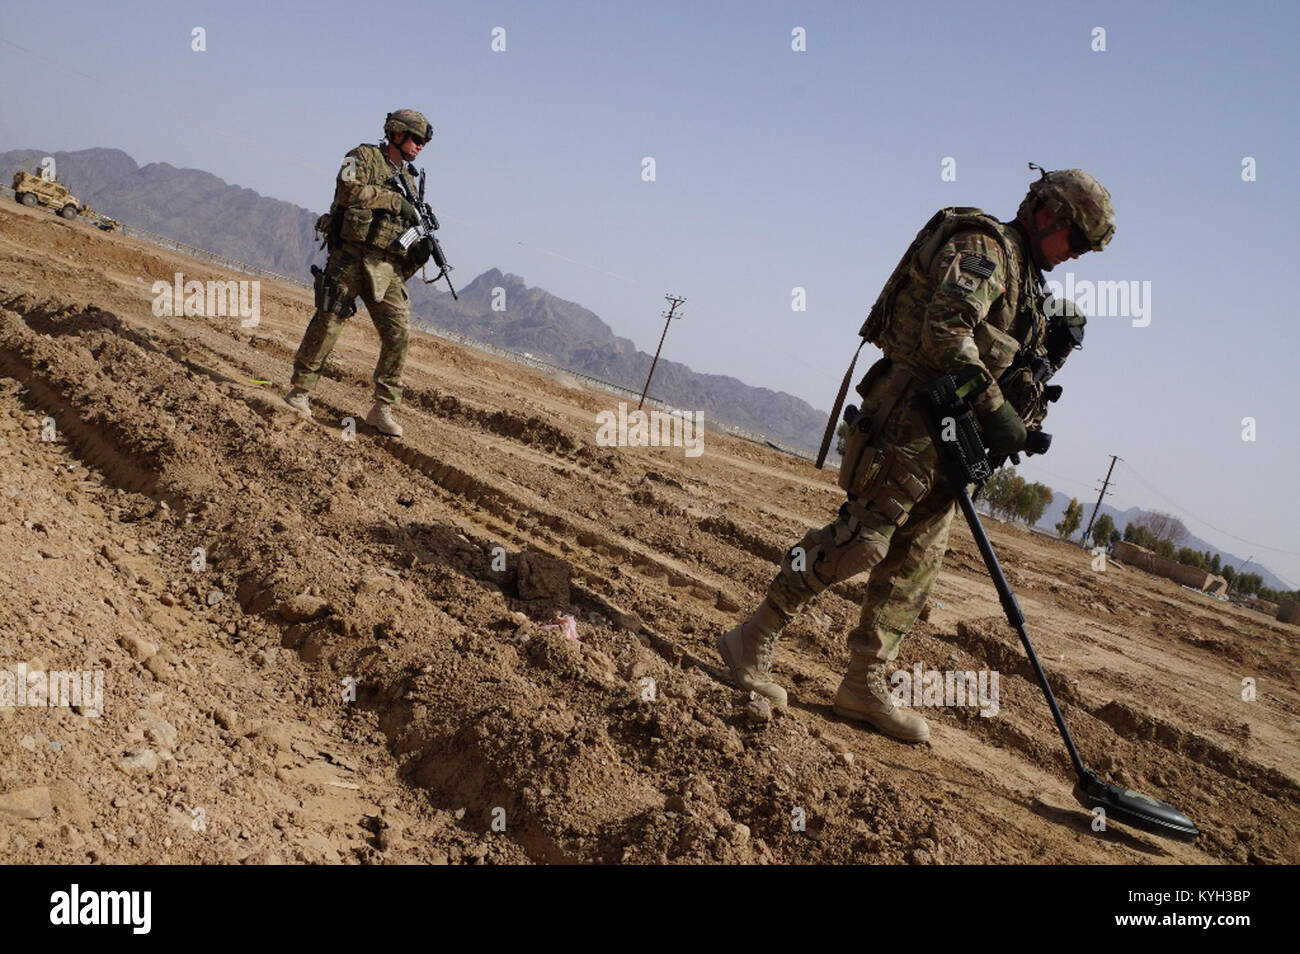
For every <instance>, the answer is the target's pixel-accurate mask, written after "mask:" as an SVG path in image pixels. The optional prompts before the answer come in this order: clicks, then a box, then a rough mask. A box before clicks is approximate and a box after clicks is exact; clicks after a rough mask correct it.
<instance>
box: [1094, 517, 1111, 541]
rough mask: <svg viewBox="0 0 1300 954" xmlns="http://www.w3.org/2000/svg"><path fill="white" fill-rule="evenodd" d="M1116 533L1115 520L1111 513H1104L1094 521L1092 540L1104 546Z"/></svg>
mask: <svg viewBox="0 0 1300 954" xmlns="http://www.w3.org/2000/svg"><path fill="white" fill-rule="evenodd" d="M1114 533H1115V521H1114V520H1112V519H1111V516H1110V514H1108V513H1103V514H1102V515H1101V516H1100V517H1098V518H1097V519H1096V520H1094V521H1093V522H1092V540H1093V542H1094V543H1098V544H1101V545H1103V546H1104V545H1105V544H1107V543H1109V542H1110V538H1111V536H1112V535H1113V534H1114Z"/></svg>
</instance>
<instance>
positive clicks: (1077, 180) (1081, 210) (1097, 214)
mask: <svg viewBox="0 0 1300 954" xmlns="http://www.w3.org/2000/svg"><path fill="white" fill-rule="evenodd" d="M1029 168H1030V169H1037V170H1038V172H1039V178H1038V179H1037V181H1035V182H1033V183H1031V184H1030V186H1029V193H1028V194H1027V195H1026V196H1025V200H1024V201H1023V202H1021V203H1020V211H1019V215H1020V217H1021V218H1028V217H1029V215H1030V213H1031V212H1032V211H1033V206H1034V203H1035V201H1036V200H1041V201H1042V202H1043V203H1044V204H1046V206H1047V207H1048V208H1049V209H1050V210H1051V211H1052V212H1054V213H1056V214H1057V215H1059V216H1061V217H1062V218H1064V219H1066V220H1067V221H1069V222H1070V224H1071V225H1074V226H1076V227H1077V228H1078V229H1079V231H1080V232H1082V233H1083V234H1084V236H1085V237H1086V238H1087V240H1088V244H1089V245H1090V246H1091V249H1092V251H1094V252H1100V251H1101V250H1102V249H1103V248H1105V247H1106V244H1107V243H1108V242H1109V241H1110V240H1111V236H1113V235H1114V234H1115V207H1114V206H1113V205H1111V201H1110V193H1109V192H1107V191H1106V187H1105V186H1103V185H1102V184H1101V183H1100V182H1098V181H1097V180H1096V179H1094V178H1093V177H1092V176H1090V175H1089V174H1088V173H1086V172H1084V171H1083V170H1082V169H1058V170H1056V171H1055V172H1047V171H1046V170H1045V169H1043V168H1042V167H1041V166H1038V165H1035V164H1034V163H1032V162H1031V163H1030V164H1029Z"/></svg>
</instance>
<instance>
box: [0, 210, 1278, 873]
mask: <svg viewBox="0 0 1300 954" xmlns="http://www.w3.org/2000/svg"><path fill="white" fill-rule="evenodd" d="M176 271H182V272H184V273H186V277H187V278H188V277H195V278H199V279H200V280H202V279H203V278H206V277H209V275H212V276H215V275H216V273H215V271H214V270H212V269H211V268H210V267H207V266H203V265H201V264H199V263H194V262H190V261H188V260H186V259H184V258H182V257H180V256H178V255H175V254H172V253H170V252H164V251H161V250H158V249H152V248H150V247H149V246H147V245H144V244H143V243H140V242H138V241H136V240H133V239H128V238H124V237H122V236H116V235H99V234H95V233H90V232H88V231H86V230H85V229H84V227H80V226H77V225H75V224H66V223H61V222H49V221H42V220H38V219H36V218H35V217H33V216H31V215H30V214H29V213H27V212H26V211H25V210H23V209H20V208H15V209H13V210H9V209H4V210H0V429H2V430H3V435H4V439H3V441H0V474H3V487H4V492H3V496H0V525H3V533H0V541H2V542H0V582H2V583H4V585H5V586H6V589H7V590H8V591H9V592H11V593H12V594H14V596H13V598H11V599H9V600H7V601H4V603H3V604H0V647H3V656H4V659H3V660H0V662H3V664H4V665H5V666H15V665H17V664H19V663H23V664H25V665H26V669H27V670H28V671H42V672H43V671H47V670H55V669H58V670H69V671H73V670H75V671H82V670H84V671H91V672H94V671H98V672H100V673H101V674H102V675H103V677H104V691H103V712H102V715H99V716H93V717H92V716H89V715H85V714H82V712H81V711H80V710H74V709H73V708H72V707H67V708H50V709H42V708H35V707H0V731H4V732H5V733H6V735H7V736H9V737H11V738H14V739H15V740H17V743H18V744H17V746H16V747H11V749H10V750H9V751H6V752H4V753H3V754H2V755H0V854H2V855H3V857H4V858H6V859H7V860H9V859H12V860H15V861H26V862H31V861H85V860H90V861H113V862H117V861H123V862H140V861H148V862H152V863H176V862H191V861H200V862H230V861H241V860H243V861H254V862H256V861H277V860H278V861H329V862H338V861H348V862H401V861H424V862H474V863H478V862H516V861H528V860H532V861H539V862H553V861H578V862H663V861H681V862H714V861H722V862H745V863H748V862H756V863H763V862H773V861H775V862H860V861H879V862H887V863H894V862H898V863H901V862H911V863H953V862H1022V861H1045V862H1073V863H1097V862H1106V861H1114V862H1125V863H1131V862H1135V861H1150V860H1159V861H1163V862H1193V863H1195V862H1207V861H1212V860H1213V861H1261V862H1278V861H1286V862H1292V863H1293V862H1295V861H1296V860H1297V857H1300V856H1298V855H1297V849H1296V847H1295V839H1294V838H1292V837H1291V834H1292V833H1293V832H1294V831H1295V828H1296V819H1297V811H1296V784H1297V782H1296V780H1297V777H1300V776H1298V768H1300V766H1298V764H1297V754H1296V749H1295V745H1294V724H1295V723H1294V719H1295V715H1296V713H1297V711H1298V710H1300V700H1298V699H1297V695H1296V689H1295V686H1294V684H1293V682H1292V681H1282V680H1280V679H1279V678H1276V677H1275V676H1274V675H1273V674H1274V673H1288V672H1293V671H1294V665H1295V645H1294V641H1293V637H1292V636H1291V635H1289V633H1290V631H1289V630H1288V629H1287V628H1286V627H1284V626H1282V625H1281V624H1276V623H1269V622H1262V623H1261V622H1260V621H1259V620H1258V618H1256V617H1250V618H1249V619H1248V620H1247V619H1246V617H1245V616H1243V615H1242V614H1241V612H1240V611H1237V610H1235V609H1234V608H1232V607H1219V606H1218V605H1215V606H1213V607H1210V606H1206V605H1204V601H1197V598H1196V597H1194V596H1193V595H1191V594H1186V593H1185V592H1184V591H1181V590H1180V589H1179V588H1177V587H1174V586H1172V584H1169V583H1168V581H1159V580H1156V579H1155V578H1147V577H1145V575H1142V574H1139V573H1137V572H1127V573H1124V574H1122V575H1121V574H1106V575H1102V574H1094V573H1092V572H1091V571H1090V569H1089V562H1088V560H1089V558H1088V555H1087V554H1086V553H1084V552H1083V551H1079V550H1077V549H1076V548H1073V547H1069V546H1067V545H1064V544H1060V543H1056V542H1054V541H1051V540H1048V539H1044V538H1040V537H1037V536H1034V535H1026V534H1021V533H1015V532H1003V531H1002V530H1001V529H1000V528H998V527H997V526H993V527H992V528H991V532H992V533H993V539H994V544H995V546H996V547H998V548H999V551H1000V552H1003V553H1004V554H1005V558H1006V564H1007V567H1008V574H1009V576H1010V577H1011V578H1012V582H1013V584H1014V585H1015V586H1016V588H1017V591H1018V593H1019V594H1020V597H1021V600H1022V603H1023V605H1024V606H1025V609H1026V613H1027V614H1028V615H1029V617H1030V620H1031V631H1032V632H1033V633H1034V636H1035V640H1036V642H1038V645H1039V649H1040V654H1041V656H1042V658H1043V662H1044V665H1045V666H1046V667H1047V668H1048V670H1049V673H1050V675H1051V678H1052V682H1053V686H1054V687H1055V688H1056V689H1057V690H1058V693H1059V696H1060V698H1061V700H1062V703H1063V705H1064V706H1065V708H1066V715H1067V718H1068V719H1069V720H1070V723H1071V726H1072V728H1073V729H1074V731H1075V732H1076V735H1077V737H1078V741H1079V745H1080V748H1081V749H1082V750H1083V751H1084V753H1085V758H1090V759H1091V760H1092V761H1093V762H1094V763H1096V767H1098V768H1100V769H1102V770H1104V771H1107V772H1111V773H1113V774H1114V775H1115V777H1116V778H1117V779H1118V780H1120V781H1125V782H1126V783H1130V784H1133V785H1135V786H1136V787H1144V786H1145V787H1146V788H1147V790H1150V791H1152V793H1153V794H1156V795H1158V796H1160V797H1164V798H1167V799H1168V800H1170V801H1172V802H1174V803H1176V804H1178V805H1179V806H1180V807H1182V808H1184V809H1185V810H1186V811H1187V812H1188V813H1189V814H1190V815H1191V816H1192V817H1193V818H1194V819H1195V820H1197V822H1198V823H1200V824H1201V825H1202V827H1203V828H1204V829H1205V832H1206V834H1205V836H1204V837H1203V838H1202V840H1201V841H1200V842H1199V843H1198V844H1197V845H1195V846H1188V845H1179V844H1173V843H1166V842H1161V841H1159V840H1157V839H1155V838H1153V837H1150V836H1146V835H1143V834H1141V833H1133V832H1117V831H1112V832H1108V833H1105V834H1104V835H1102V836H1099V835H1097V834H1095V833H1093V832H1092V831H1091V829H1090V827H1089V825H1088V822H1089V817H1088V816H1087V815H1086V814H1085V813H1082V812H1081V811H1079V810H1078V809H1077V807H1076V806H1074V802H1073V800H1072V798H1071V796H1070V790H1071V787H1072V784H1073V779H1072V777H1071V774H1070V768H1069V764H1068V761H1067V760H1066V758H1065V754H1064V752H1063V750H1062V747H1061V745H1060V741H1059V739H1058V738H1057V736H1056V734H1055V729H1054V726H1053V725H1052V723H1051V719H1050V717H1049V715H1048V713H1047V710H1046V708H1045V706H1044V704H1043V702H1042V698H1041V693H1040V691H1039V689H1038V687H1037V685H1036V683H1034V682H1033V680H1032V678H1031V673H1030V671H1029V668H1028V665H1027V662H1026V660H1025V658H1024V655H1023V651H1022V650H1021V648H1020V646H1019V642H1018V640H1017V638H1016V637H1015V634H1014V633H1013V632H1012V631H1011V630H1010V629H1009V628H1008V627H1007V626H1006V625H1005V623H1004V622H1003V621H1002V620H1001V618H1000V617H999V616H998V613H999V608H998V605H997V602H996V596H995V595H994V593H993V591H992V587H991V585H990V584H989V583H988V581H987V579H986V578H985V577H984V576H983V573H982V565H981V564H980V563H979V560H978V554H977V551H976V550H975V547H974V544H973V542H972V541H971V540H970V538H969V536H968V535H967V534H966V533H965V532H964V531H961V530H956V531H954V534H953V538H954V539H953V552H952V553H951V554H950V557H949V561H948V569H947V570H946V572H945V573H944V574H943V576H942V577H941V578H940V581H939V584H938V585H937V587H936V591H935V603H934V605H933V606H932V607H931V608H930V613H929V617H928V620H927V622H924V623H922V624H920V625H919V626H918V628H917V630H916V632H915V633H914V634H913V635H912V636H911V637H909V639H908V640H907V641H906V642H905V643H904V644H903V651H902V654H901V655H900V657H899V659H898V661H897V664H898V668H899V669H900V670H901V671H909V672H910V671H912V670H913V667H916V666H920V667H921V668H922V669H935V670H963V671H971V672H978V671H984V672H988V671H993V672H996V673H997V674H998V675H999V676H1000V687H999V688H1000V692H999V697H998V700H997V703H998V705H997V709H998V711H997V713H996V714H993V715H987V714H982V713H981V712H980V711H979V710H977V709H976V708H973V707H971V706H961V705H955V706H944V707H939V708H930V707H927V708H926V709H925V715H926V717H927V718H928V719H929V720H930V722H931V725H932V727H933V729H934V735H933V739H932V741H931V743H929V744H928V745H923V746H920V747H916V748H907V747H904V746H902V745H899V744H898V743H895V742H893V741H891V740H888V739H886V738H884V737H882V736H880V735H878V734H876V733H874V732H870V731H866V730H863V729H862V728H860V727H859V726H856V725H852V724H849V723H847V722H845V721H843V720H840V719H838V718H836V717H835V716H834V715H833V714H832V713H831V711H830V708H829V700H830V697H831V696H832V694H833V692H834V688H835V685H836V683H837V681H838V679H839V676H840V674H841V673H842V669H843V665H844V662H845V659H846V651H845V648H844V640H843V635H844V633H845V632H846V631H847V630H848V629H849V628H850V627H851V626H852V625H853V623H854V622H855V621H856V616H857V611H856V607H855V606H854V605H853V602H852V600H854V599H860V597H861V594H862V592H863V587H864V584H863V582H862V581H853V582H850V583H846V584H844V585H842V586H840V587H837V588H835V590H834V591H833V592H829V593H827V594H824V595H823V596H822V597H821V598H820V599H819V600H818V602H817V604H816V605H815V607H814V608H813V609H812V610H811V611H810V612H808V613H806V614H804V615H803V616H802V617H800V619H799V620H797V621H796V622H795V623H794V624H793V625H792V626H791V627H790V628H789V629H788V639H785V640H784V641H783V643H782V648H781V650H780V651H779V652H778V655H777V671H778V675H779V678H780V679H781V680H782V681H783V682H785V683H786V684H787V685H788V686H789V687H790V688H791V692H792V699H793V701H792V705H791V707H790V709H789V710H786V711H777V712H773V711H771V710H770V709H768V708H767V707H765V706H764V705H762V704H760V703H759V702H757V701H756V700H753V699H751V698H750V697H749V696H748V694H746V693H743V692H740V691H737V690H735V689H733V688H732V687H730V686H729V685H727V684H726V683H725V682H724V681H722V680H721V679H720V678H719V673H718V670H717V668H716V667H717V665H718V662H717V658H716V653H715V651H714V648H713V640H714V638H715V636H716V635H717V633H719V632H721V631H723V630H725V629H726V628H728V627H729V626H731V625H734V622H735V620H736V618H737V617H738V616H740V615H741V614H742V613H743V612H744V611H745V610H747V609H748V608H749V607H750V605H752V604H753V603H755V602H757V600H758V598H759V596H760V594H761V593H762V591H763V589H764V588H765V586H766V584H767V582H768V581H769V580H770V578H771V576H772V574H773V572H774V565H773V564H774V561H775V560H776V559H778V558H779V556H780V554H781V553H782V552H783V551H784V549H785V548H786V547H787V546H789V545H790V544H791V543H792V542H793V541H795V540H797V539H798V538H799V536H800V535H801V534H802V533H803V531H804V530H805V529H806V528H807V527H808V526H812V525H820V524H821V523H823V522H824V521H825V520H827V519H829V517H830V515H831V514H832V513H833V511H834V508H835V507H836V506H838V503H839V499H840V495H839V493H838V491H837V490H836V488H835V487H834V485H833V481H832V479H831V477H830V476H828V475H825V474H822V473H819V472H817V471H815V470H814V469H813V468H812V467H811V466H810V465H808V464H807V463H805V462H802V461H798V460H794V459H791V458H788V457H785V456H783V455H781V454H779V453H776V452H774V451H770V450H768V449H765V448H761V447H758V446H756V445H753V444H749V443H746V442H744V441H740V440H736V439H731V438H726V437H721V436H717V435H713V434H709V435H708V436H707V438H706V452H705V454H704V455H703V456H702V457H699V458H686V457H685V456H684V454H683V453H682V452H681V449H677V450H675V451H674V450H671V449H654V448H633V449H615V448H603V447H598V446H596V444H595V423H594V416H593V409H595V408H599V407H601V406H602V404H601V401H602V400H603V398H602V397H600V396H598V395H597V396H593V395H592V394H590V393H588V392H585V391H582V390H575V389H574V388H573V387H572V386H571V384H569V383H565V382H557V381H555V380H552V379H550V378H547V377H546V376H545V375H543V374H540V373H537V372H533V371H532V370H530V369H527V368H524V367H522V366H517V365H513V364H508V363H506V362H504V361H502V360H500V359H497V358H493V357H489V356H486V355H484V354H481V353H477V352H472V351H470V350H467V349H463V348H461V347H459V346H456V345H453V344H450V343H448V342H446V341H443V340H440V339H437V338H433V337H430V336H425V335H419V334H417V335H416V336H415V340H414V344H413V347H412V354H411V363H410V370H409V378H410V390H409V395H410V397H409V400H408V402H407V403H406V405H405V406H404V407H403V408H402V409H401V410H400V411H399V416H400V418H401V420H402V422H403V425H404V426H405V428H406V437H405V439H404V440H402V441H400V442H394V441H390V440H387V439H384V438H381V437H380V436H379V435H377V434H375V433H374V432H373V431H371V430H370V429H369V428H367V427H366V426H365V425H364V424H361V423H359V422H360V419H361V412H363V411H364V408H365V407H366V405H367V400H368V391H369V381H370V371H371V368H372V366H373V360H374V356H375V352H376V345H377V339H376V337H375V335H374V333H373V331H372V330H371V329H370V328H369V326H368V323H367V322H366V321H365V320H364V318H363V319H361V320H358V321H355V322H352V323H350V325H349V327H348V328H347V329H346V330H345V332H344V335H343V338H342V341H341V345H340V348H339V350H338V352H337V353H336V355H335V356H334V358H332V359H331V361H330V363H329V365H328V366H327V368H326V371H325V374H324V377H323V380H322V383H321V387H320V388H319V389H318V391H317V392H316V393H315V394H314V395H313V407H314V409H315V414H314V419H313V420H311V421H305V420H303V419H301V418H299V417H298V416H296V415H295V414H294V413H293V412H292V411H290V410H289V409H288V408H287V407H286V406H285V405H284V404H283V402H282V400H281V399H280V392H281V391H282V390H283V389H284V388H285V386H286V384H287V379H288V375H289V361H290V359H291V356H292V354H293V350H294V348H295V347H296V345H297V341H298V338H299V336H300V335H301V331H302V328H303V326H304V324H305V322H306V320H307V318H308V316H309V312H310V302H309V301H308V296H307V294H306V293H305V292H302V291H301V290H298V289H294V288H291V287H281V286H276V285H274V284H272V283H270V282H264V283H263V284H264V288H263V293H262V299H261V300H262V304H263V313H262V320H261V323H260V324H259V326H258V327H257V328H255V329H243V328H241V327H240V326H239V323H238V321H237V320H235V319H226V318H216V317H213V318H208V317H201V316H200V317H165V318H159V317H155V316H154V315H153V314H152V312H151V309H150V307H149V306H150V300H151V296H150V294H149V288H150V286H151V284H152V282H153V281H155V280H158V279H165V280H170V279H171V276H172V274H173V273H174V272H176ZM137 279H139V280H137ZM267 382H269V383H267ZM563 617H571V618H572V619H571V620H564V619H563ZM1175 623H1176V624H1177V625H1180V626H1185V627H1187V629H1185V630H1175V629H1173V628H1172V627H1173V625H1174V624H1175ZM1247 632H1249V634H1250V638H1249V640H1247V639H1246V635H1245V634H1246V633H1247ZM575 634H576V636H577V638H576V639H575V638H573V637H574V635H575ZM1250 677H1254V678H1255V680H1256V682H1257V686H1258V698H1257V699H1256V700H1253V701H1245V699H1244V698H1243V693H1242V680H1243V678H1250ZM200 820H202V824H201V825H200V824H197V822H199V821H200Z"/></svg>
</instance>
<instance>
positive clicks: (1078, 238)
mask: <svg viewBox="0 0 1300 954" xmlns="http://www.w3.org/2000/svg"><path fill="white" fill-rule="evenodd" d="M1070 251H1071V252H1073V253H1074V254H1075V255H1082V254H1083V253H1084V252H1091V251H1092V242H1091V241H1090V240H1089V239H1088V236H1086V235H1084V234H1083V230H1082V229H1080V228H1079V227H1078V226H1077V225H1071V226H1070Z"/></svg>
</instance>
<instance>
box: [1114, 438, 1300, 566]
mask: <svg viewBox="0 0 1300 954" xmlns="http://www.w3.org/2000/svg"><path fill="white" fill-rule="evenodd" d="M1124 466H1126V467H1127V468H1128V469H1129V470H1130V471H1132V473H1133V476H1134V477H1136V478H1137V480H1138V483H1140V484H1141V485H1142V486H1143V487H1145V488H1146V489H1147V490H1149V491H1151V492H1152V493H1153V494H1155V495H1156V496H1157V497H1159V498H1160V499H1161V500H1163V501H1165V502H1166V503H1168V504H1169V505H1170V506H1172V507H1174V508H1175V509H1177V510H1181V511H1182V512H1183V513H1184V514H1186V515H1187V516H1188V517H1190V518H1191V519H1193V520H1195V521H1196V522H1197V523H1200V524H1204V525H1205V526H1207V527H1209V528H1210V529H1211V530H1213V531H1214V532H1215V533H1221V534H1223V535H1224V536H1225V537H1230V538H1232V539H1233V540H1236V541H1237V542H1238V543H1245V544H1247V545H1249V546H1252V547H1255V548H1257V549H1260V550H1268V551H1270V552H1272V553H1281V554H1284V555H1286V556H1293V557H1300V553H1297V552H1296V551H1294V550H1283V549H1282V548H1281V547H1270V546H1268V545H1266V544H1263V543H1256V542H1255V541H1254V540H1247V539H1246V538H1245V537H1239V536H1237V535H1236V534H1235V533H1230V532H1229V531H1227V530H1224V529H1223V528H1222V527H1217V526H1215V525H1214V524H1212V523H1210V521H1208V520H1205V519H1203V518H1201V517H1198V516H1197V515H1196V514H1194V513H1192V512H1191V511H1190V510H1188V509H1187V508H1186V507H1184V506H1183V505H1182V504H1180V503H1178V501H1176V500H1171V499H1170V498H1169V497H1167V496H1165V495H1164V494H1163V493H1161V492H1160V491H1159V490H1157V489H1156V488H1155V487H1153V486H1152V485H1151V484H1150V483H1148V482H1147V481H1146V480H1144V479H1143V477H1142V475H1141V474H1139V473H1138V472H1137V468H1135V467H1134V466H1133V465H1132V464H1130V463H1129V462H1128V461H1124Z"/></svg>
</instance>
